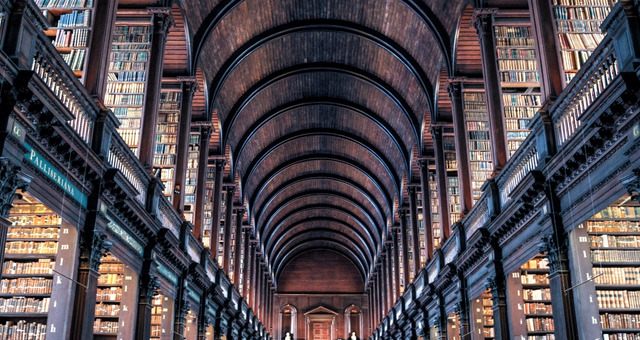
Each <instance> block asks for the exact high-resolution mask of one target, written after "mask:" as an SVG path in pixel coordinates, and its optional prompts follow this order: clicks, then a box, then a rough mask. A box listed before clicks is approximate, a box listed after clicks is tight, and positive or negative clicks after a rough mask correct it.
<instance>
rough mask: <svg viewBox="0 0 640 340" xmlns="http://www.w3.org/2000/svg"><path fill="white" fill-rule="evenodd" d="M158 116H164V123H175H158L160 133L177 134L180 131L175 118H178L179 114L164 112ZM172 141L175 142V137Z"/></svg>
mask: <svg viewBox="0 0 640 340" xmlns="http://www.w3.org/2000/svg"><path fill="white" fill-rule="evenodd" d="M158 118H163V119H164V120H163V121H162V123H174V124H162V125H160V124H158V133H171V134H175V133H178V125H177V124H175V123H177V122H176V121H174V118H178V115H174V114H164V115H161V117H158ZM175 120H177V119H175ZM172 141H174V142H175V139H172Z"/></svg>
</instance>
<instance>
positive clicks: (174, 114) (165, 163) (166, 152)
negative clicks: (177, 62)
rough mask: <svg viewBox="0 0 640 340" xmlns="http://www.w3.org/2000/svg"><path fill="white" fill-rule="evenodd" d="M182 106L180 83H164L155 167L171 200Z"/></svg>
mask: <svg viewBox="0 0 640 340" xmlns="http://www.w3.org/2000/svg"><path fill="white" fill-rule="evenodd" d="M181 106H182V89H181V88H180V84H163V85H162V89H161V90H160V104H159V105H158V126H157V132H156V146H155V153H154V155H153V167H154V169H155V171H157V172H158V173H159V175H160V181H161V182H162V184H163V186H164V191H163V192H162V193H163V194H164V196H165V197H166V198H167V199H168V200H169V202H171V201H172V200H173V190H174V179H175V173H176V154H177V152H176V149H177V144H178V122H179V119H180V110H181Z"/></svg>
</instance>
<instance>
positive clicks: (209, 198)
mask: <svg viewBox="0 0 640 340" xmlns="http://www.w3.org/2000/svg"><path fill="white" fill-rule="evenodd" d="M215 178H216V167H215V166H209V167H207V182H206V183H205V192H204V195H205V200H204V207H203V209H204V220H203V228H202V243H203V245H204V247H205V248H209V246H210V243H211V241H210V240H211V231H212V230H213V229H212V228H213V227H214V226H213V221H214V219H213V195H214V193H213V191H214V186H215Z"/></svg>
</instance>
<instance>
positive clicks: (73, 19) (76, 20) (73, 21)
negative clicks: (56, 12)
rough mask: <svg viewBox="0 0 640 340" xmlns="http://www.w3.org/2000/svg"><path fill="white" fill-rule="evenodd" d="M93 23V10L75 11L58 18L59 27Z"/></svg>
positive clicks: (86, 25) (84, 25)
mask: <svg viewBox="0 0 640 340" xmlns="http://www.w3.org/2000/svg"><path fill="white" fill-rule="evenodd" d="M90 24H91V11H90V10H84V11H73V12H71V13H68V14H63V15H61V16H60V18H59V19H58V24H57V27H58V28H72V27H88V26H89V25H90Z"/></svg>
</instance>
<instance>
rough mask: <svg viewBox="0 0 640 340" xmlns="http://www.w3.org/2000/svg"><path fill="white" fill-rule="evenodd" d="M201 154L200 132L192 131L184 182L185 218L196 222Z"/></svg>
mask: <svg viewBox="0 0 640 340" xmlns="http://www.w3.org/2000/svg"><path fill="white" fill-rule="evenodd" d="M199 155H200V132H198V131H191V135H190V136H189V154H188V156H187V173H186V175H185V182H184V218H185V220H187V221H188V222H191V223H194V218H195V212H196V186H197V185H198V160H199Z"/></svg>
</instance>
